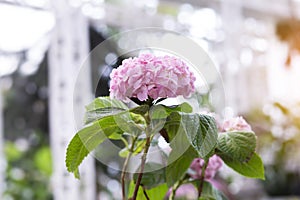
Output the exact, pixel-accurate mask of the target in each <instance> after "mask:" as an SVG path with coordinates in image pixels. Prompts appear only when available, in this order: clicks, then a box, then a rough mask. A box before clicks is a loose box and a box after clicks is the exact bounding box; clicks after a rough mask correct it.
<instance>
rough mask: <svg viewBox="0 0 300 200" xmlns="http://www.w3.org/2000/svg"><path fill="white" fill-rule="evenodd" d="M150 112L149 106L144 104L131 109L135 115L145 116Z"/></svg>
mask: <svg viewBox="0 0 300 200" xmlns="http://www.w3.org/2000/svg"><path fill="white" fill-rule="evenodd" d="M148 111H149V105H146V104H143V105H140V106H137V107H135V108H131V109H130V110H129V112H132V113H135V114H140V115H144V114H146V113H147V112H148Z"/></svg>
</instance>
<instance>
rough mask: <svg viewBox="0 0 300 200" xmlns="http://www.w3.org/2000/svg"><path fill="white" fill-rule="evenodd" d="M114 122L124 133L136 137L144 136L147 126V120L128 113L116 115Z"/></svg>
mask: <svg viewBox="0 0 300 200" xmlns="http://www.w3.org/2000/svg"><path fill="white" fill-rule="evenodd" d="M114 121H115V122H116V124H117V125H118V127H119V128H120V129H121V130H122V131H123V132H126V133H128V134H129V135H134V136H137V135H140V134H142V133H143V132H144V131H145V129H146V125H147V124H146V121H145V119H144V118H143V117H142V116H141V115H139V114H135V113H129V112H128V111H124V112H121V113H118V114H117V115H114Z"/></svg>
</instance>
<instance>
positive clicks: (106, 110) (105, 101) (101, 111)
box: [84, 97, 128, 124]
mask: <svg viewBox="0 0 300 200" xmlns="http://www.w3.org/2000/svg"><path fill="white" fill-rule="evenodd" d="M124 110H128V107H127V106H126V105H125V104H124V103H123V102H122V101H119V100H116V99H110V98H109V97H98V98H96V99H94V100H93V102H92V103H90V104H89V105H87V106H86V113H85V116H84V122H85V124H89V123H91V122H93V121H95V120H98V119H100V118H102V117H105V116H108V115H115V114H117V113H119V112H122V111H124Z"/></svg>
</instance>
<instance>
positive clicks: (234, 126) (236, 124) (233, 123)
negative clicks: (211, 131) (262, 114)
mask: <svg viewBox="0 0 300 200" xmlns="http://www.w3.org/2000/svg"><path fill="white" fill-rule="evenodd" d="M222 129H223V131H225V132H226V131H252V129H251V126H250V125H249V124H248V123H247V122H246V121H245V120H244V118H243V117H235V118H231V119H229V120H226V121H224V122H223V126H222Z"/></svg>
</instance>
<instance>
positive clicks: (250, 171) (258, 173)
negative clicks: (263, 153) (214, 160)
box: [221, 153, 265, 180]
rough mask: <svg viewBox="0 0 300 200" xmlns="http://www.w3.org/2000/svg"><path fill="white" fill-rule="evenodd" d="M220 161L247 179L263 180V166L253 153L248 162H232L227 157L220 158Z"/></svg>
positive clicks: (257, 156)
mask: <svg viewBox="0 0 300 200" xmlns="http://www.w3.org/2000/svg"><path fill="white" fill-rule="evenodd" d="M221 158H222V160H223V161H224V162H225V163H226V165H228V166H229V167H230V168H232V169H233V170H234V171H236V172H238V173H239V174H241V175H243V176H246V177H249V178H258V179H262V180H265V172H264V165H263V162H262V160H261V158H260V156H259V155H257V154H256V153H254V154H253V155H252V156H251V158H250V160H247V161H244V162H241V161H238V160H233V159H232V158H230V157H227V156H224V155H223V156H221Z"/></svg>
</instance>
